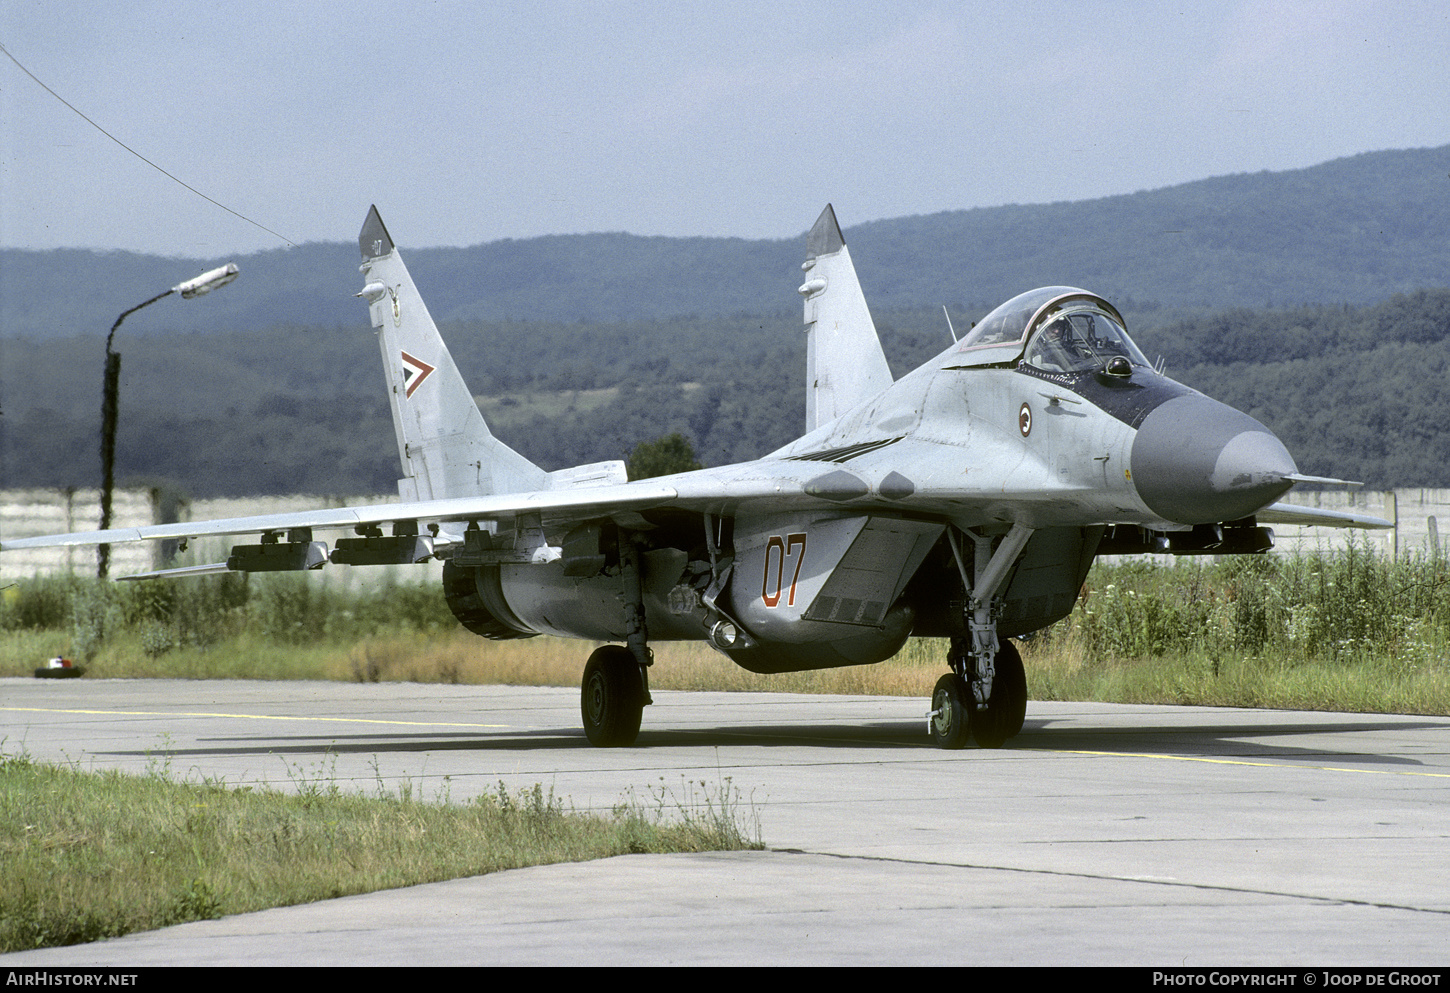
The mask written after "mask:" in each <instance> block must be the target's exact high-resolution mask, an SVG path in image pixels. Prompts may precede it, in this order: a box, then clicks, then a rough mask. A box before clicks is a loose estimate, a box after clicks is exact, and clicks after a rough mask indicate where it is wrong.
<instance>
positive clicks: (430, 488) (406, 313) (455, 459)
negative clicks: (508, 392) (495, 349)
mask: <svg viewBox="0 0 1450 993" xmlns="http://www.w3.org/2000/svg"><path fill="white" fill-rule="evenodd" d="M358 247H359V248H360V249H361V250H362V258H363V262H362V267H361V268H362V273H363V279H364V281H365V283H366V285H365V286H364V287H363V289H362V292H360V293H358V296H360V297H363V298H364V299H365V300H367V302H368V311H369V314H370V316H371V318H372V322H373V328H374V329H375V330H376V331H377V332H378V346H379V347H380V348H381V349H382V355H383V370H384V372H385V373H386V375H387V378H388V400H389V402H390V403H391V404H392V407H393V427H394V429H395V430H396V431H397V435H398V454H399V457H400V458H401V460H402V464H403V478H402V479H399V480H398V493H399V494H400V495H401V496H402V498H403V499H404V500H434V499H443V498H445V497H460V496H478V495H486V494H490V493H517V492H521V491H524V490H537V489H544V488H546V487H547V485H548V484H547V474H546V473H545V472H544V471H543V470H542V469H540V468H539V467H538V466H536V465H534V464H533V463H532V462H530V461H529V460H528V459H526V458H524V457H523V456H522V455H520V454H519V453H518V452H515V451H514V450H513V449H511V448H509V447H508V446H507V445H505V444H504V443H503V442H501V441H499V440H498V439H497V438H495V437H494V436H493V433H492V432H491V431H489V429H488V425H487V424H485V423H484V420H483V415H482V414H480V413H479V411H478V404H476V403H475V402H474V400H473V394H472V393H471V392H469V389H468V386H467V384H466V383H464V381H463V377H462V376H461V375H459V373H458V368H457V367H456V366H455V365H454V364H453V357H452V356H451V355H449V354H448V347H447V346H446V345H444V344H443V338H442V336H441V335H439V334H438V327H437V325H435V324H434V323H433V318H432V316H430V315H429V313H428V308H427V307H426V306H424V304H423V298H422V297H420V296H419V295H418V289H417V287H415V286H414V285H413V280H412V277H410V276H409V275H408V268H407V266H405V265H403V260H402V258H401V257H400V256H399V254H398V251H397V248H396V247H395V246H394V245H393V240H392V238H390V237H389V236H388V229H387V228H385V227H384V226H383V219H382V217H381V216H379V214H378V208H377V207H373V208H372V210H370V211H368V217H367V220H366V221H365V222H364V223H363V227H362V232H361V233H360V234H359V235H358Z"/></svg>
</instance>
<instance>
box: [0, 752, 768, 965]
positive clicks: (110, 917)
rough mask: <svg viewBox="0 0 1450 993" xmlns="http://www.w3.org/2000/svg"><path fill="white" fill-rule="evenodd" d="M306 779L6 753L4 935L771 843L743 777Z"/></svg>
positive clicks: (0, 761)
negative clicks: (604, 797)
mask: <svg viewBox="0 0 1450 993" xmlns="http://www.w3.org/2000/svg"><path fill="white" fill-rule="evenodd" d="M294 786H295V787H296V790H295V792H282V791H280V790H274V789H255V788H240V789H234V788H228V787H227V786H226V785H225V784H223V783H219V782H211V781H204V782H199V783H198V782H179V781H176V780H174V779H173V778H171V777H170V776H169V775H168V774H167V773H166V771H165V770H164V769H163V770H157V771H154V772H153V773H152V774H151V775H148V776H129V775H125V774H122V773H119V772H102V773H88V772H82V771H79V770H77V769H74V768H68V767H65V766H55V765H49V764H45V763H39V762H35V761H32V760H30V759H29V758H28V757H25V756H6V757H0V953H3V952H11V951H19V950H23V949H28V948H41V947H48V946H54V945H69V944H77V943H80V942H87V941H96V940H99V939H101V938H108V937H115V936H118V935H122V934H128V933H130V932H133V931H140V930H149V929H153V928H159V927H166V926H169V925H172V924H180V923H184V922H187V921H195V920H206V919H210V918H216V917H222V916H225V915H229V914H237V913H244V912H247V911H253V910H261V909H265V908H268V907H278V906H288V905H292V904H298V903H307V902H311V901H315V900H323V899H330V898H334V897H340V896H347V895H351V894H357V893H368V892H372V891H375V890H380V889H389V888H393V887H400V886H412V885H416V884H418V883H427V882H436V881H440V880H446V879H456V878H459V877H463V876H472V875H479V874H482V873H487V872H496V871H499V870H501V869H513V868H520V867H523V866H531V865H543V864H548V863H553V862H566V861H569V862H575V861H583V860H586V859H596V858H605V857H608V856H612V855H621V854H627V853H646V852H702V851H725V850H741V849H759V848H761V847H762V846H761V844H760V841H759V825H758V822H756V821H754V820H753V818H752V816H751V815H750V814H749V813H748V812H747V811H743V810H742V809H741V805H740V798H739V796H738V794H737V793H736V792H735V790H734V788H733V786H732V784H731V782H730V780H729V779H728V778H727V779H725V780H724V781H723V782H722V784H721V785H720V786H719V787H712V786H709V785H707V784H706V783H705V782H703V781H694V782H686V783H682V787H681V789H680V790H678V791H676V790H672V789H668V788H666V787H664V786H661V787H660V788H658V789H656V790H655V791H653V792H652V793H651V794H650V795H649V796H647V797H643V798H640V797H635V796H633V795H631V796H629V797H626V798H625V799H623V800H622V801H621V802H620V804H619V805H618V806H616V808H615V809H614V811H613V812H612V814H609V815H604V816H599V815H594V814H582V813H577V812H574V811H572V810H569V809H566V807H565V806H564V803H563V801H562V800H561V799H560V798H558V797H556V796H555V795H554V794H553V792H552V790H550V791H545V790H544V789H543V788H542V787H541V786H539V785H535V786H534V787H533V788H532V789H530V790H523V791H520V792H515V793H510V792H508V791H507V790H506V789H505V787H504V786H503V784H502V783H500V784H499V788H498V791H497V792H494V793H487V794H485V795H483V796H480V797H479V798H478V799H476V800H475V801H473V802H470V803H466V804H451V803H447V802H446V800H447V798H446V797H439V798H435V799H434V801H433V802H426V801H424V800H423V799H422V798H419V797H416V796H414V795H412V794H411V792H410V791H409V790H407V789H406V788H404V789H402V790H400V791H397V792H392V793H389V792H388V791H387V790H385V789H384V788H383V786H382V784H381V780H380V781H379V786H378V790H377V792H376V795H373V796H365V795H359V794H354V793H344V792H342V791H341V790H339V789H338V787H337V785H336V783H335V782H331V781H329V780H328V779H327V778H326V777H325V776H313V777H308V776H305V775H302V776H300V778H298V779H297V781H296V782H294Z"/></svg>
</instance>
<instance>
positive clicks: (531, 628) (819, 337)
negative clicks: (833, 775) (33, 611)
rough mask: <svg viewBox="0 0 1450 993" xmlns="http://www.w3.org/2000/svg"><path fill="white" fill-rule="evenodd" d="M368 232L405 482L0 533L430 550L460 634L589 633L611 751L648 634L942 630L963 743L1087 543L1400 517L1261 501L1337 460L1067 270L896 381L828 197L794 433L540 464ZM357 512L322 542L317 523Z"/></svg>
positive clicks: (864, 649) (896, 642)
mask: <svg viewBox="0 0 1450 993" xmlns="http://www.w3.org/2000/svg"><path fill="white" fill-rule="evenodd" d="M358 244H359V248H360V250H361V255H362V265H361V272H362V278H363V287H362V289H361V290H360V291H359V292H358V294H357V296H359V297H361V298H362V299H363V300H365V301H366V302H367V306H368V312H369V314H370V316H371V320H372V326H373V328H374V329H375V330H376V333H377V339H378V345H379V348H380V350H381V354H382V362H383V368H384V371H385V373H386V379H387V390H388V400H389V403H390V404H391V405H392V413H393V423H394V426H395V429H396V434H397V444H398V455H399V458H400V460H401V463H402V478H401V479H399V481H398V492H399V495H400V502H398V503H392V504H384V505H374V506H359V507H348V508H341V509H328V510H319V511H316V512H303V513H291V514H275V515H261V516H255V517H243V518H234V519H230V520H220V521H209V522H195V523H182V524H167V525H157V526H153V527H141V528H130V529H113V530H108V531H98V532H90V533H84V534H70V535H56V536H50V537H43V538H24V539H18V540H13V541H4V542H0V550H8V549H18V548H31V547H37V546H45V545H76V544H99V543H103V542H120V541H143V540H156V539H189V538H198V537H204V536H212V535H260V536H261V539H260V542H258V543H254V544H239V545H236V546H234V547H232V549H231V554H230V556H229V557H228V558H227V560H226V562H224V563H215V564H213V565H209V566H193V567H188V568H183V569H174V570H163V571H161V572H156V573H146V574H143V576H142V577H139V578H152V577H155V576H161V575H180V574H196V573H204V572H222V571H230V572H243V573H251V572H268V571H285V570H308V569H316V568H321V567H323V566H325V565H327V564H329V563H332V564H343V565H349V566H365V565H376V564H398V563H419V562H424V561H427V560H430V559H441V560H442V563H443V566H442V571H443V596H444V597H445V599H446V600H447V603H448V606H449V607H450V608H451V610H452V612H453V614H454V616H455V617H457V619H458V621H459V622H460V623H461V624H462V625H463V626H464V627H466V628H468V629H469V630H470V631H473V632H475V633H476V634H479V635H482V636H483V637H485V638H491V639H511V638H529V637H533V636H535V635H539V634H550V635H558V636H563V637H570V638H582V639H587V640H592V641H597V642H606V643H608V644H605V645H604V646H603V647H600V648H598V649H596V650H595V651H594V652H593V654H591V655H590V656H589V658H588V661H587V662H586V664H585V665H584V671H583V681H582V693H581V706H580V709H581V714H582V718H583V724H584V730H585V733H586V734H587V736H588V738H589V740H590V741H591V742H593V743H594V744H595V745H602V746H620V745H630V744H632V743H634V741H635V740H636V737H637V736H638V734H639V729H640V724H641V719H642V712H643V708H644V707H645V706H646V705H648V704H649V703H650V702H651V700H650V691H649V671H650V667H651V665H652V664H653V662H654V658H653V652H652V650H651V648H650V644H651V642H654V641H660V640H680V639H695V640H704V641H706V642H708V643H709V644H710V645H711V646H712V647H713V648H715V649H716V650H718V651H719V652H721V653H722V654H724V655H726V656H727V657H729V658H730V659H731V660H733V661H734V662H736V663H737V664H738V665H740V666H742V667H744V668H746V669H748V670H751V671H752V672H760V673H779V672H793V671H801V670H808V669H823V668H832V667H836V666H851V665H869V664H872V663H875V662H880V661H882V660H885V659H888V658H890V657H892V656H893V655H895V654H896V653H897V652H898V651H899V650H900V649H901V648H902V646H903V644H904V643H905V642H906V640H907V638H909V637H913V636H916V637H929V638H941V639H946V643H947V644H948V645H949V646H950V648H949V650H948V652H947V657H946V658H945V659H944V660H943V668H944V669H945V670H947V671H946V672H945V673H944V675H942V677H941V679H940V680H939V681H938V683H937V685H936V688H935V690H934V692H933V695H932V699H931V707H930V711H929V713H928V716H927V722H926V723H927V726H928V728H929V732H930V737H931V739H932V740H933V741H934V742H935V743H936V744H937V745H939V746H941V747H943V748H960V747H962V746H964V745H965V744H966V743H967V742H968V741H969V740H973V741H975V742H976V743H977V744H978V745H979V746H983V747H996V746H1000V745H1001V744H1003V742H1005V741H1007V740H1008V739H1009V738H1011V737H1012V736H1013V735H1015V734H1016V733H1017V732H1018V731H1019V730H1021V727H1022V722H1023V716H1024V713H1025V709H1026V704H1027V682H1026V676H1025V673H1024V670H1023V665H1022V658H1021V655H1020V653H1019V652H1018V650H1017V648H1016V647H1015V646H1014V645H1013V643H1012V641H1011V640H1010V639H1011V638H1013V637H1020V636H1023V635H1027V634H1029V633H1031V632H1033V631H1037V630H1040V629H1041V628H1044V627H1046V626H1048V625H1050V624H1052V623H1054V622H1056V621H1059V620H1061V619H1062V618H1064V617H1066V616H1067V615H1068V614H1069V613H1070V612H1071V610H1072V607H1073V604H1074V603H1075V601H1076V600H1077V597H1078V592H1079V590H1080V589H1081V587H1082V584H1083V580H1084V577H1085V576H1086V574H1087V571H1088V567H1089V566H1090V565H1091V564H1092V562H1093V559H1094V557H1095V556H1098V555H1104V554H1125V553H1164V554H1216V555H1224V554H1256V553H1262V552H1264V551H1266V550H1267V549H1268V548H1270V547H1271V546H1272V544H1273V533H1272V532H1271V531H1270V530H1269V528H1268V527H1267V526H1266V525H1269V524H1317V525H1328V526H1335V527H1368V528H1376V527H1389V526H1390V524H1389V522H1388V521H1382V520H1378V519H1376V518H1370V517H1364V516H1360V515H1354V514H1345V513H1335V512H1331V511H1325V510H1318V509H1312V508H1305V507H1296V506H1292V505H1289V504H1285V503H1280V502H1277V501H1278V500H1279V498H1280V497H1281V496H1283V495H1284V494H1285V493H1286V492H1287V491H1288V490H1289V489H1290V488H1291V487H1293V486H1294V484H1296V483H1301V482H1321V483H1323V482H1334V481H1332V480H1324V479H1319V478H1317V477H1309V476H1304V475H1301V474H1300V473H1299V471H1298V468H1297V467H1296V465H1295V463H1294V459H1293V458H1292V457H1291V456H1290V454H1289V452H1288V451H1287V450H1286V449H1285V448H1284V446H1283V444H1281V443H1280V441H1279V439H1278V438H1276V437H1275V436H1274V434H1273V433H1272V432H1271V431H1269V429H1268V428H1266V427H1264V425H1262V424H1260V423H1259V422H1258V421H1256V420H1254V419H1253V418H1252V417H1249V416H1248V415H1246V414H1243V413H1240V412H1239V411H1237V410H1234V409H1233V408H1231V407H1228V406H1225V405H1224V404H1221V403H1218V402H1217V401H1215V400H1212V399H1210V398H1208V397H1206V396H1204V395H1203V394H1201V393H1198V392H1196V391H1194V390H1192V389H1190V388H1188V387H1186V386H1183V385H1182V384H1180V383H1177V382H1174V381H1173V380H1172V379H1169V378H1168V377H1166V376H1164V375H1162V373H1161V372H1159V371H1155V369H1154V368H1153V366H1152V365H1151V364H1150V363H1149V362H1148V360H1147V359H1146V358H1145V357H1144V356H1143V353H1142V352H1141V351H1139V349H1138V347H1137V346H1136V345H1134V343H1133V341H1132V339H1131V338H1130V337H1129V336H1128V332H1127V330H1126V322H1125V321H1124V319H1123V317H1122V315H1121V314H1120V313H1119V312H1118V311H1117V309H1115V308H1114V307H1113V305H1112V304H1111V303H1109V302H1108V301H1107V300H1104V299H1103V298H1102V297H1100V296H1098V295H1096V294H1094V293H1091V292H1089V291H1087V290H1084V289H1079V288H1075V287H1069V286H1048V287H1043V288H1040V289H1034V290H1031V291H1029V292H1026V293H1023V294H1021V295H1019V296H1016V297H1014V298H1012V299H1011V300H1008V301H1007V302H1006V303H1004V304H1002V305H1001V306H1000V307H998V308H996V309H995V310H993V311H992V312H991V313H989V314H987V315H986V316H985V317H983V318H982V319H981V320H979V321H978V322H977V323H976V324H975V325H973V327H972V328H971V330H970V331H969V332H968V333H966V334H965V335H964V336H962V337H961V339H960V340H958V341H954V342H953V344H952V345H951V346H950V347H948V348H946V349H945V350H944V351H943V352H942V353H941V354H940V355H938V356H937V357H936V358H934V359H932V360H931V361H929V362H927V363H926V364H925V365H923V366H921V367H920V368H919V369H917V370H915V371H914V372H911V373H909V374H907V375H905V376H903V377H902V378H901V379H897V380H893V378H892V375H891V372H890V369H889V367H888V365H887V362H886V357H885V355H884V353H883V352H882V349H881V343H880V340H879V339H878V337H877V334H876V328H875V325H874V323H873V321H872V319H871V313H870V310H869V308H868V307H867V304H866V300H865V297H864V296H863V294H862V291H861V286H860V283H859V282H858V280H857V277H856V270H855V266H854V264H853V262H852V260H851V256H850V253H849V251H848V250H847V247H846V241H845V238H844V237H843V236H842V234H841V229H840V227H839V225H838V224H837V221H836V216H835V212H834V211H833V210H832V208H831V207H830V206H827V207H826V209H825V210H824V211H823V212H822V213H821V215H820V218H819V219H818V220H817V221H816V223H815V226H814V227H813V228H812V229H811V231H810V233H809V235H808V237H807V245H806V259H805V262H804V264H803V265H802V267H801V268H802V269H803V270H804V278H803V280H802V282H801V285H800V287H799V291H798V292H799V293H800V295H801V296H802V297H803V298H804V301H805V331H806V342H807V353H806V423H805V433H804V434H803V435H802V436H801V437H800V438H798V439H797V440H796V441H793V442H791V443H790V444H789V445H787V446H785V447H784V448H781V449H779V450H778V451H774V452H771V453H770V454H768V455H766V456H764V457H763V458H760V459H757V460H755V461H753V462H745V463H740V464H737V465H727V466H719V467H715V468H706V469H700V470H697V471H693V472H685V473H680V474H677V475H673V476H665V477H660V478H656V479H647V480H639V481H634V482H630V481H629V480H628V479H627V476H626V472H625V466H624V463H623V462H620V461H612V462H601V463H597V464H593V465H584V466H578V467H575V468H571V469H562V470H558V471H554V472H548V471H545V470H544V469H542V468H540V467H539V466H537V465H535V464H533V463H532V462H530V461H529V460H528V459H526V458H524V457H523V456H522V455H520V454H519V453H518V452H515V451H514V450H513V449H511V448H509V447H508V446H507V445H505V444H503V443H502V442H501V441H499V440H498V439H497V438H495V437H494V436H493V434H492V433H491V432H490V430H489V428H488V425H487V424H486V423H485V422H484V419H483V416H482V415H481V414H480V412H479V409H478V405H477V404H476V403H475V401H474V399H473V395H472V393H471V392H470V391H469V389H468V387H467V386H466V385H465V383H464V381H463V378H462V376H461V375H460V374H459V371H458V369H457V368H456V367H455V365H454V363H453V359H452V358H451V357H450V356H449V353H448V348H447V346H446V345H445V344H444V342H443V339H442V337H441V336H440V335H439V332H438V329H437V327H436V326H435V324H434V322H433V319H432V317H430V316H429V313H428V308H427V307H426V306H425V305H424V303H423V300H422V299H421V297H420V296H419V294H418V291H417V289H416V287H415V286H414V285H413V280H412V278H411V277H410V276H409V274H408V269H407V267H406V266H405V265H404V263H403V259H402V257H401V255H400V254H399V251H398V249H397V247H396V245H395V244H394V242H393V239H392V237H391V236H390V235H389V233H388V230H387V228H386V227H384V225H383V220H382V217H381V216H380V215H379V214H378V211H377V208H376V207H373V208H372V209H371V210H370V211H369V213H368V215H367V219H366V221H365V223H364V224H363V227H362V231H361V233H360V235H359V239H358ZM384 526H386V527H387V528H388V533H384V530H383V528H384ZM349 529H350V530H351V531H352V532H353V534H352V535H351V536H349V537H342V538H339V539H337V540H335V542H334V543H333V544H332V546H331V547H330V548H329V545H328V543H327V542H325V541H320V540H317V539H315V538H314V532H315V531H325V530H349ZM132 578H136V577H132Z"/></svg>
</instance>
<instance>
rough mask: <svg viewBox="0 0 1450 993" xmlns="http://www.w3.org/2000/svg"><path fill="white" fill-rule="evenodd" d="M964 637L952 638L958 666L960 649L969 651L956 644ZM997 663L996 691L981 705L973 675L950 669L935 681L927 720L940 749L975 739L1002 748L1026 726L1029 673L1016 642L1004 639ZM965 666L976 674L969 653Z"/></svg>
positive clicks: (955, 664) (964, 743) (929, 730)
mask: <svg viewBox="0 0 1450 993" xmlns="http://www.w3.org/2000/svg"><path fill="white" fill-rule="evenodd" d="M961 640H962V639H953V642H954V644H953V656H954V658H953V668H956V667H957V665H958V664H959V662H960V660H959V659H958V658H956V657H955V656H956V653H957V652H958V651H959V650H961V651H965V649H964V648H963V647H962V645H960V644H957V642H959V641H961ZM994 667H995V669H996V675H995V677H994V678H993V680H992V691H991V694H990V695H989V696H988V697H987V701H986V703H985V704H982V705H979V704H978V703H977V702H976V695H975V694H974V693H973V692H972V685H971V682H972V680H973V676H972V675H969V676H968V678H966V679H964V678H963V677H962V676H960V675H958V674H957V673H956V672H949V673H947V674H946V675H945V676H943V677H941V678H940V679H938V680H937V681H936V689H934V690H933V691H932V694H931V713H930V714H929V715H928V718H927V721H928V723H927V730H928V732H929V733H930V734H931V740H932V744H934V745H936V746H937V747H938V748H964V747H966V744H967V740H968V739H969V738H970V739H971V740H973V741H975V742H976V743H977V745H978V746H979V747H981V748H1001V747H1002V745H1003V744H1004V743H1005V742H1006V741H1007V739H1008V738H1011V737H1013V736H1014V735H1016V734H1017V733H1018V732H1019V731H1021V730H1022V721H1023V719H1024V718H1025V717H1026V716H1027V673H1026V670H1025V669H1024V668H1023V666H1022V655H1021V653H1020V652H1018V651H1017V646H1016V645H1014V644H1012V642H1010V641H1005V640H1004V641H1003V642H1002V644H1001V647H1000V648H998V649H997V657H996V659H995V660H994ZM963 668H965V669H966V670H967V672H968V673H969V674H973V675H974V673H975V670H974V669H973V668H972V659H971V658H970V657H968V658H967V659H966V664H965V665H964V666H963Z"/></svg>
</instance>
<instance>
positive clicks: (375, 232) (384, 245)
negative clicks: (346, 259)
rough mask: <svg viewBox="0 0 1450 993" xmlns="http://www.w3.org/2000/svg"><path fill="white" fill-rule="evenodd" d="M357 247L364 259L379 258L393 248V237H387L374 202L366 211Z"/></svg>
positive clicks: (386, 231) (386, 230) (381, 218)
mask: <svg viewBox="0 0 1450 993" xmlns="http://www.w3.org/2000/svg"><path fill="white" fill-rule="evenodd" d="M357 247H358V249H359V250H360V251H361V252H362V257H363V258H364V259H376V258H381V257H382V256H384V255H387V254H388V253H389V252H391V251H392V250H393V239H392V238H390V237H388V229H387V228H386V227H384V226H383V217H382V215H381V214H379V213H378V208H377V205H376V204H374V205H373V207H372V208H371V209H370V210H369V211H368V219H367V220H365V221H363V226H362V231H361V232H360V233H359V234H358V236H357Z"/></svg>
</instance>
